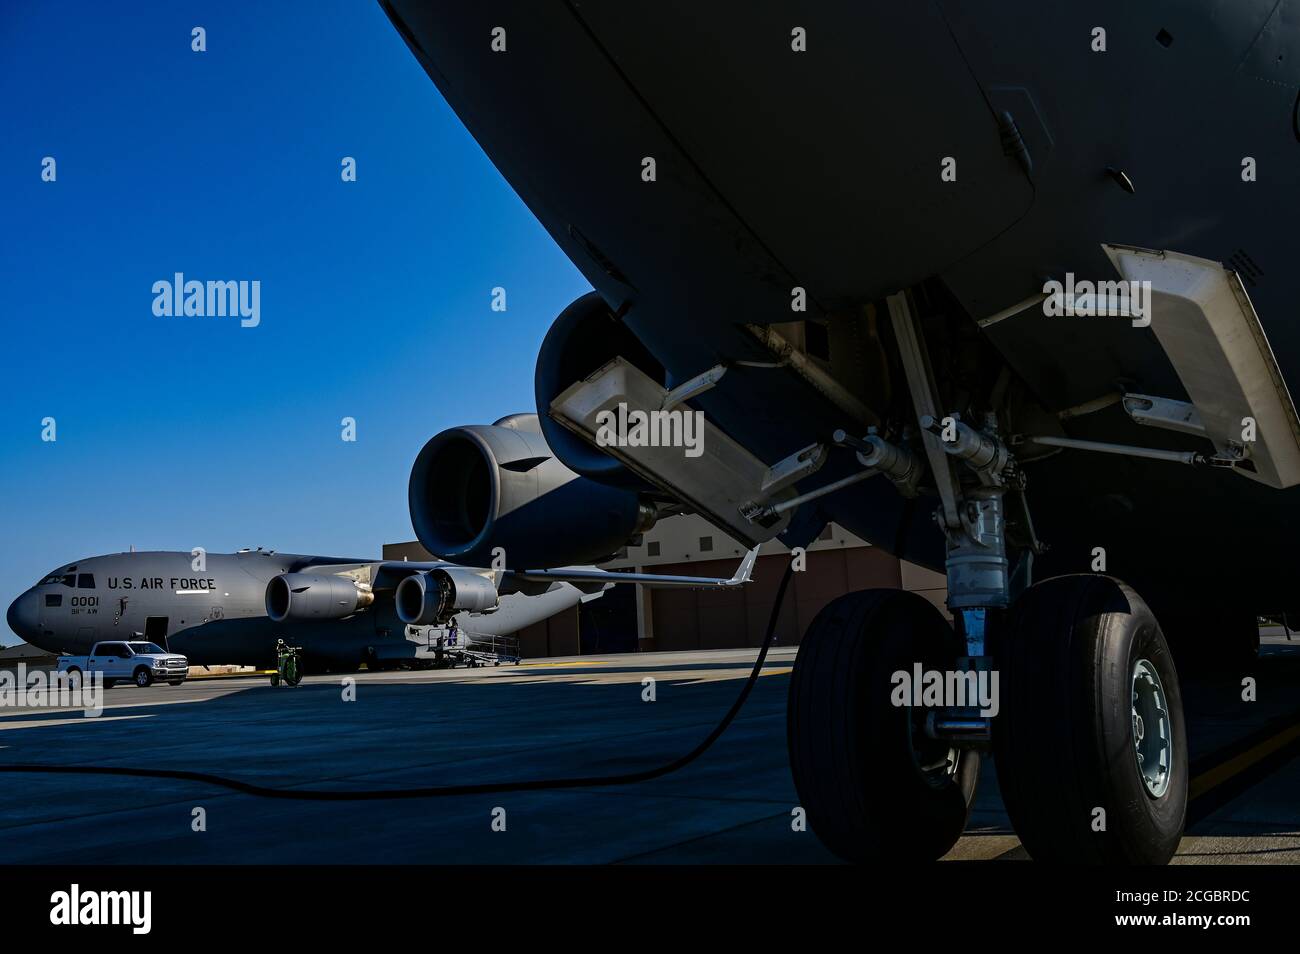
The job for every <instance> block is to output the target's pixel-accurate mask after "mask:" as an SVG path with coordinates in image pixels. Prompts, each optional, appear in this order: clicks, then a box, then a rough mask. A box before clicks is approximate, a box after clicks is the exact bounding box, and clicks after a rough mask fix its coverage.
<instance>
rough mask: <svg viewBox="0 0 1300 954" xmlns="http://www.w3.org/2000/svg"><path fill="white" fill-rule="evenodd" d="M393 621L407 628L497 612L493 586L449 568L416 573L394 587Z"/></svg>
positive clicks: (470, 573)
mask: <svg viewBox="0 0 1300 954" xmlns="http://www.w3.org/2000/svg"><path fill="white" fill-rule="evenodd" d="M393 602H394V603H395V605H396V607H397V618H398V619H400V620H401V621H402V622H403V623H406V624H407V625H408V626H432V625H434V624H435V623H445V622H446V621H447V620H449V619H450V618H451V617H453V616H455V615H456V614H457V613H460V612H464V611H469V612H471V613H484V612H491V611H492V610H494V609H496V608H497V588H496V584H495V583H493V582H492V580H490V579H489V578H487V577H485V576H483V575H482V574H481V573H476V572H474V571H473V570H467V569H465V568H464V567H459V566H449V567H440V568H438V569H436V570H429V571H427V572H425V573H416V574H415V575H413V576H408V577H407V578H406V579H404V580H402V582H401V583H398V584H397V592H396V593H395V594H394V596H393Z"/></svg>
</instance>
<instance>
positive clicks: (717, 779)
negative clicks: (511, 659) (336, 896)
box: [0, 639, 1300, 864]
mask: <svg viewBox="0 0 1300 954" xmlns="http://www.w3.org/2000/svg"><path fill="white" fill-rule="evenodd" d="M1267 643H1268V644H1267V645H1266V646H1265V649H1264V652H1263V655H1262V657H1261V659H1260V660H1259V661H1258V662H1257V663H1255V664H1254V665H1253V666H1252V667H1250V668H1251V675H1252V676H1253V677H1254V678H1255V679H1256V680H1257V691H1258V699H1257V701H1254V702H1246V701H1243V700H1242V699H1241V698H1240V696H1241V692H1242V688H1241V685H1240V678H1241V677H1240V676H1238V674H1236V673H1235V672H1234V671H1231V667H1225V668H1221V670H1220V671H1219V672H1216V673H1215V674H1213V675H1212V676H1203V677H1198V676H1189V677H1186V678H1185V679H1184V695H1185V705H1186V709H1187V712H1188V721H1189V729H1190V732H1189V736H1190V739H1191V744H1192V757H1193V791H1194V793H1195V798H1194V799H1193V802H1192V816H1193V819H1194V823H1193V824H1192V825H1191V826H1190V827H1189V833H1188V836H1187V837H1186V838H1185V839H1184V841H1183V844H1182V846H1181V849H1180V851H1179V856H1178V858H1177V861H1178V862H1179V863H1189V864H1203V863H1214V862H1265V863H1275V862H1296V861H1300V799H1297V798H1295V797H1294V795H1293V794H1292V793H1294V792H1295V791H1296V788H1297V785H1300V754H1298V752H1300V738H1298V737H1300V730H1296V729H1295V727H1296V725H1297V722H1298V721H1300V715H1298V713H1297V710H1300V642H1296V643H1291V644H1289V645H1287V644H1286V642H1285V640H1283V639H1270V640H1268V641H1267ZM794 654H795V651H794V650H793V649H791V648H781V647H778V648H776V649H775V650H773V652H772V653H771V654H769V657H768V661H767V665H766V667H765V670H764V673H763V676H762V678H760V679H759V680H758V684H757V686H756V687H755V690H754V693H753V694H752V696H751V697H750V700H749V702H748V703H747V704H746V706H745V708H744V710H743V711H742V712H741V714H740V716H739V717H738V718H737V719H736V721H735V722H734V723H733V724H732V726H731V727H730V728H729V729H728V730H727V732H726V733H725V734H724V735H723V736H722V738H721V739H719V740H718V742H717V743H716V744H715V745H714V746H713V748H712V749H710V750H709V751H708V752H706V753H705V754H704V755H703V756H701V757H700V758H699V759H698V760H697V761H695V762H694V763H692V764H691V765H689V766H687V767H686V768H684V769H682V770H680V771H679V772H676V773H674V774H671V775H668V776H666V777H663V778H659V779H655V780H652V781H648V782H641V783H637V784H631V785H619V786H609V787H598V788H587V789H577V790H561V791H535V792H508V793H503V794H489V795H474V796H455V797H444V798H419V799H383V800H376V801H297V800H284V799H267V798H260V797H256V796H253V795H248V794H243V793H239V792H234V791H230V790H226V789H221V788H215V787H212V786H210V785H206V784H201V783H197V782H192V781H179V780H173V779H147V778H144V779H142V778H129V777H117V776H84V775H46V774H23V775H14V774H8V775H6V776H5V777H4V784H3V786H0V862H3V863H68V864H78V863H113V862H130V863H148V862H164V863H180V862H209V863H261V862H278V863H327V864H330V863H340V864H366V863H385V864H388V863H433V864H447V863H536V862H549V863H580V864H586V863H633V864H637V863H718V862H725V863H814V864H816V863H831V862H834V861H835V860H836V859H835V858H834V857H833V856H832V855H831V854H830V853H829V852H828V851H826V849H824V848H823V847H822V846H821V844H820V843H819V842H818V841H817V838H816V836H815V835H814V834H812V833H811V832H796V831H793V830H792V826H791V812H792V810H793V809H794V808H795V806H796V804H797V798H796V795H795V791H794V786H793V783H792V782H791V779H790V771H789V764H788V760H787V757H786V746H785V696H786V691H787V687H788V684H789V672H790V667H791V665H792V663H793V660H794ZM753 659H754V652H753V651H752V650H748V651H718V652H698V653H654V654H638V655H625V656H600V657H579V658H573V659H547V660H538V661H536V662H534V663H525V664H524V665H521V666H517V667H516V666H505V667H501V668H488V669H476V670H464V669H460V670H453V671H440V672H418V673H417V672H409V673H408V672H396V673H365V672H362V673H359V674H356V675H355V676H353V677H350V678H351V679H353V680H355V682H354V684H353V686H352V688H353V689H354V690H355V693H354V694H355V699H354V700H352V701H348V699H347V698H346V697H347V696H348V695H349V694H350V693H349V692H348V691H347V688H348V687H347V686H345V685H344V684H343V680H344V678H345V677H340V676H317V677H309V678H308V679H306V680H304V682H303V684H302V685H301V686H299V687H297V688H295V689H289V688H279V689H274V688H272V687H271V686H270V685H269V684H268V682H267V680H266V678H265V677H231V678H222V679H212V680H202V681H199V680H195V681H192V682H189V683H187V684H185V685H184V686H182V687H178V688H174V687H168V686H160V687H151V688H149V689H137V688H134V687H129V686H123V687H120V688H115V689H113V690H111V691H109V692H108V694H107V696H106V704H107V708H106V709H105V711H104V713H103V715H101V716H99V717H98V718H85V717H83V716H82V714H81V713H80V712H79V711H73V712H69V711H67V710H61V711H59V710H48V709H35V710H33V709H5V710H0V764H3V763H41V764H59V765H77V764H96V765H122V766H149V767H156V768H165V769H179V770H188V771H198V772H208V773H214V774H220V775H225V776H230V777H234V778H237V779H241V780H244V781H248V782H252V783H256V784H259V785H265V786H274V787H284V788H295V787H297V788H309V789H321V790H335V791H340V792H344V791H349V790H358V789H370V790H374V789H400V788H411V787H424V786H436V785H459V784H465V783H482V782H497V781H512V780H523V779H550V778H563V777H571V776H592V775H613V774H618V773H622V772H632V771H637V770H640V769H643V768H647V767H651V766H655V765H659V764H661V763H665V762H669V761H671V760H672V759H674V758H676V757H678V756H679V755H681V754H682V753H684V752H686V751H688V750H690V749H691V748H693V747H694V746H695V745H696V744H697V743H698V742H699V741H700V740H701V739H702V738H703V737H704V736H705V735H706V734H708V732H709V731H710V730H711V729H712V728H713V726H714V725H715V724H716V723H717V721H718V720H719V719H720V718H721V716H722V715H723V713H724V712H725V711H726V710H727V708H728V707H729V706H730V705H731V703H732V701H733V700H734V698H735V696H736V693H737V692H738V691H739V689H740V687H741V684H742V680H743V679H744V678H745V677H746V676H747V675H748V673H749V670H750V667H751V666H752V663H753ZM647 678H652V679H653V680H654V682H653V694H654V701H645V700H646V697H647V696H648V695H649V689H650V688H651V686H650V684H648V683H645V682H644V680H646V679H647ZM1288 726H1290V727H1291V728H1290V729H1288ZM1288 731H1290V732H1291V735H1290V736H1288V735H1287V732H1288ZM1279 740H1280V741H1279ZM988 764H989V765H990V766H991V760H990V762H989V763H988ZM1198 780H1199V782H1198ZM1198 785H1199V788H1198ZM199 810H201V811H199ZM199 819H201V820H202V822H203V824H202V825H201V826H200V825H199V824H198V820H199ZM503 823H504V825H503ZM200 827H201V828H204V829H205V830H195V829H196V828H200ZM502 827H504V830H499V829H501V828H502ZM948 857H949V858H953V859H964V860H976V859H987V860H994V859H1000V860H1015V859H1018V858H1023V857H1025V853H1024V851H1023V849H1021V848H1020V847H1019V842H1018V841H1017V840H1016V838H1015V835H1014V833H1013V832H1012V831H1011V828H1010V826H1009V824H1008V822H1007V819H1006V815H1005V812H1004V811H1003V809H1002V805H1001V801H1000V799H999V798H998V795H997V784H996V777H995V773H994V772H993V771H992V770H991V767H990V768H988V769H987V770H986V772H985V775H984V779H983V782H982V784H981V790H980V794H979V796H978V798H977V801H976V806H975V810H974V812H973V813H972V817H971V822H970V825H969V827H968V831H967V834H966V836H965V837H963V838H962V839H961V841H960V842H959V843H958V845H957V846H956V847H955V848H954V849H953V850H952V852H950V854H949V856H948Z"/></svg>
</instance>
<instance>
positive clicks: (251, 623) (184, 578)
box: [8, 548, 757, 672]
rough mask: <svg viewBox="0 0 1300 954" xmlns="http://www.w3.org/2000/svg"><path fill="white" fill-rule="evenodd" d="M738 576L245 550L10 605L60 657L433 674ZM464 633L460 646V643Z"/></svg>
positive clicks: (85, 577) (60, 580)
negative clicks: (550, 623)
mask: <svg viewBox="0 0 1300 954" xmlns="http://www.w3.org/2000/svg"><path fill="white" fill-rule="evenodd" d="M756 557H757V550H752V551H750V552H749V553H748V554H746V556H745V557H744V558H743V559H742V561H741V564H740V567H739V569H738V570H737V571H736V574H735V575H734V576H733V577H731V578H730V579H714V578H710V577H690V576H669V575H656V574H649V573H612V572H605V571H602V570H597V569H594V568H590V567H568V568H564V569H559V570H528V571H513V570H488V569H473V568H469V567H463V566H457V565H455V564H451V563H446V562H442V561H438V562H418V563H417V562H405V561H403V562H395V561H382V560H380V561H376V560H349V559H337V558H333V557H323V556H304V555H301V554H293V553H277V552H275V551H274V550H263V549H261V548H259V549H256V550H240V551H239V552H238V553H212V554H205V555H204V561H205V562H204V567H205V568H204V569H203V570H201V571H196V570H195V569H193V566H194V562H195V557H194V556H193V555H192V554H191V553H185V552H141V553H135V552H131V553H117V554H112V555H109V556H97V557H90V558H89V559H85V560H78V561H77V562H76V563H72V564H69V565H67V566H63V567H60V568H59V569H57V570H55V571H54V572H52V573H50V574H49V575H47V576H46V577H44V578H43V579H42V580H41V581H40V582H39V583H37V584H36V585H35V586H33V587H32V588H31V589H29V590H27V591H26V592H25V593H23V594H22V595H21V596H19V597H18V598H17V599H16V600H15V601H14V602H13V605H11V606H10V607H9V612H8V621H9V627H10V628H11V629H12V630H13V631H14V632H15V633H17V634H18V635H19V636H21V637H23V638H24V639H26V640H27V641H28V642H29V643H31V644H33V645H35V646H39V647H40V648H42V649H45V650H48V651H50V652H56V653H84V652H89V651H90V647H91V646H92V645H94V644H95V643H96V642H98V641H100V640H111V639H118V638H120V639H123V640H126V639H131V638H134V635H135V634H137V633H138V634H140V635H141V636H142V637H143V638H144V639H147V640H151V641H153V642H155V643H158V644H160V645H162V646H165V647H167V649H168V650H169V651H171V652H175V653H181V654H183V655H184V656H186V657H187V658H188V659H189V661H190V663H191V664H193V665H242V666H259V667H266V666H273V665H274V663H275V658H276V657H275V645H276V640H277V639H279V638H284V639H285V640H286V641H287V642H290V643H293V644H294V645H299V646H301V647H302V659H303V665H304V668H305V669H306V670H307V671H308V672H311V671H326V670H328V671H331V672H351V671H355V670H356V669H357V668H358V667H359V666H360V665H361V664H362V663H363V662H364V663H366V664H367V665H368V666H369V667H370V668H372V669H387V668H394V667H397V666H402V665H413V666H419V667H426V666H431V665H435V664H437V663H439V662H441V661H443V660H445V659H448V658H450V657H451V655H452V650H453V649H454V648H456V649H458V648H459V647H463V646H464V645H465V642H464V641H466V640H478V639H481V638H483V637H493V636H503V635H505V634H508V633H512V632H515V631H517V630H520V629H523V628H524V627H526V626H529V625H531V624H533V623H536V622H539V621H541V620H543V619H546V618H547V617H549V616H553V615H554V614H556V613H558V612H560V611H562V610H565V609H569V608H570V607H573V606H575V605H577V603H578V602H579V601H580V600H584V599H591V598H594V597H598V596H600V594H601V593H602V592H603V591H604V590H605V589H606V588H607V587H609V586H611V585H614V584H616V583H646V584H651V585H654V586H662V587H733V586H740V585H742V584H744V583H747V582H749V579H750V574H751V572H752V570H753V566H754V560H755V558H756ZM453 624H454V628H455V630H456V632H457V636H456V638H457V639H458V640H460V642H457V643H455V644H451V643H449V642H448V639H449V636H450V629H451V628H452V626H453Z"/></svg>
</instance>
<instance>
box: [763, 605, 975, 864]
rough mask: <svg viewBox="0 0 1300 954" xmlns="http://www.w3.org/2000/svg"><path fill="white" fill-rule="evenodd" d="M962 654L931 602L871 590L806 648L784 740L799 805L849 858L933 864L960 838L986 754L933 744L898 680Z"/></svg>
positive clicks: (836, 609)
mask: <svg viewBox="0 0 1300 954" xmlns="http://www.w3.org/2000/svg"><path fill="white" fill-rule="evenodd" d="M964 649H965V647H964V646H963V645H962V644H961V642H960V640H959V639H958V638H957V636H956V634H955V633H954V632H953V630H952V627H950V626H949V625H948V623H947V621H945V620H944V618H943V616H942V614H940V612H939V611H938V610H937V609H936V608H935V607H934V606H933V605H932V604H931V603H930V602H928V601H927V600H925V599H923V598H922V597H920V596H917V595H916V594H915V593H909V592H906V591H903V590H883V589H882V590H862V591H859V592H856V593H849V594H847V595H845V596H841V597H840V598H839V599H836V600H834V601H833V602H831V603H829V604H827V606H826V607H824V608H823V609H822V611H821V612H820V613H818V614H817V617H816V619H814V620H813V621H812V625H810V626H809V627H808V631H807V632H806V633H804V636H803V640H802V641H801V642H800V644H799V655H798V656H796V657H795V663H794V673H793V674H792V675H791V677H790V696H789V703H788V706H789V708H788V714H787V722H786V726H787V742H788V746H789V752H790V770H791V774H792V775H793V777H794V784H795V789H796V790H797V791H798V793H799V804H800V805H801V806H802V807H803V809H804V810H805V811H806V812H807V818H808V823H809V825H810V826H811V828H812V830H813V831H814V832H816V834H817V837H818V838H820V839H821V841H822V844H824V845H825V846H826V847H827V848H829V849H830V850H831V851H833V852H834V853H835V854H837V855H839V856H840V857H841V858H843V859H845V860H846V861H853V862H869V861H877V862H880V861H891V862H929V861H934V860H935V859H936V858H939V857H941V856H942V855H943V854H944V853H946V852H947V851H948V849H950V848H951V847H952V846H953V845H954V844H956V842H957V839H958V838H959V837H961V833H962V830H963V829H964V828H965V826H966V819H967V817H968V816H969V814H970V806H971V800H972V799H973V797H974V795H975V788H976V785H977V784H978V781H979V767H980V757H979V753H977V752H974V751H971V750H960V749H956V748H952V747H950V746H948V745H947V744H946V743H940V742H937V741H935V740H933V739H929V738H927V736H926V734H925V731H924V727H923V726H924V722H925V718H926V714H927V710H925V709H923V708H920V707H916V708H913V707H911V706H898V705H894V704H893V702H892V701H891V697H892V695H893V692H892V689H893V684H892V683H893V674H894V673H897V672H900V671H902V672H911V671H912V667H913V665H914V664H916V663H921V664H922V665H923V667H924V668H925V669H927V670H947V669H951V668H952V667H953V665H954V662H955V660H956V659H957V657H958V656H960V655H961V654H962V652H963V650H964Z"/></svg>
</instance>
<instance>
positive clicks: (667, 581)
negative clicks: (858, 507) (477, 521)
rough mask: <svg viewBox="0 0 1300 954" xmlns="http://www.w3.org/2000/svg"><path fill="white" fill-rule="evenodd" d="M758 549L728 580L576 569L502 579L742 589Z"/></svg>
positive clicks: (521, 573)
mask: <svg viewBox="0 0 1300 954" xmlns="http://www.w3.org/2000/svg"><path fill="white" fill-rule="evenodd" d="M757 559H758V547H755V548H754V549H752V550H750V551H749V552H748V553H746V554H745V556H744V557H743V558H742V559H741V561H740V566H739V567H737V568H736V572H735V573H734V574H733V575H732V576H731V577H730V578H729V579H725V580H724V579H721V578H719V577H708V576H670V575H665V574H658V573H616V572H614V571H612V570H588V569H583V568H580V567H561V568H560V569H558V570H507V571H506V576H509V577H513V578H514V579H516V580H526V581H528V582H530V583H544V582H547V581H551V582H559V583H644V584H646V585H647V586H661V587H683V588H696V589H711V588H714V587H732V586H743V585H744V584H746V583H748V582H750V580H751V579H752V578H753V576H752V574H753V571H754V561H755V560H757Z"/></svg>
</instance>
